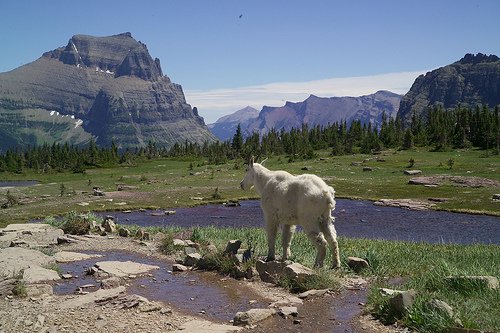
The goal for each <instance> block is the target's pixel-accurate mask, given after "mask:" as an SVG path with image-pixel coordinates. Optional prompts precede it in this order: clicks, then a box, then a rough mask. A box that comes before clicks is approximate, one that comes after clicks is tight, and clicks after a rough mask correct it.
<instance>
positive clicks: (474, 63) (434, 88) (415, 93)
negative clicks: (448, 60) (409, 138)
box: [398, 53, 500, 123]
mask: <svg viewBox="0 0 500 333" xmlns="http://www.w3.org/2000/svg"><path fill="white" fill-rule="evenodd" d="M436 104H440V105H442V106H444V107H445V108H454V107H456V106H457V105H458V104H461V105H468V106H475V105H477V104H488V105H489V106H490V107H494V106H496V105H499V104H500V59H499V58H498V57H497V56H494V55H490V56H487V55H484V54H481V53H478V54H477V55H473V54H466V55H465V56H464V57H463V58H462V59H460V60H459V61H457V62H455V63H453V64H451V65H448V66H444V67H441V68H438V69H435V70H433V71H431V72H428V73H426V74H425V75H420V76H419V77H418V78H417V79H416V80H415V82H414V83H413V85H412V87H411V89H410V91H409V92H408V93H407V94H406V95H405V96H404V97H403V99H402V100H401V105H400V108H399V111H398V112H399V113H398V114H399V116H400V117H401V119H402V120H403V121H404V122H406V123H407V122H409V121H410V119H411V116H412V113H413V112H416V113H417V114H421V113H425V112H426V110H427V108H428V107H430V106H433V105H436Z"/></svg>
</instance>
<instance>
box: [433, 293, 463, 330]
mask: <svg viewBox="0 0 500 333" xmlns="http://www.w3.org/2000/svg"><path fill="white" fill-rule="evenodd" d="M425 305H426V306H427V308H429V309H431V310H433V311H434V312H440V313H442V314H444V315H445V316H446V317H448V318H450V319H453V320H454V323H455V325H457V326H462V321H461V320H460V319H459V318H456V316H455V313H454V312H453V308H452V307H451V306H450V305H449V304H448V303H446V302H444V301H441V300H439V299H431V300H430V301H429V302H427V303H426V304H425Z"/></svg>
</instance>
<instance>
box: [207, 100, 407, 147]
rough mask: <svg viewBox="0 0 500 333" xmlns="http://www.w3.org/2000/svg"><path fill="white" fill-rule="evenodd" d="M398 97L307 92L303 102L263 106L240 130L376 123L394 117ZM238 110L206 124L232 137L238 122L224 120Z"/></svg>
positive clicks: (221, 135)
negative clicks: (356, 122)
mask: <svg viewBox="0 0 500 333" xmlns="http://www.w3.org/2000/svg"><path fill="white" fill-rule="evenodd" d="M401 97H402V96H401V95H398V94H395V93H392V92H390V91H385V90H379V91H377V92H375V93H373V94H369V95H363V96H359V97H351V96H343V97H318V96H316V95H313V94H311V95H309V97H307V98H306V99H305V100H304V101H300V102H290V101H286V102H285V104H284V105H283V106H278V107H274V106H267V105H266V106H263V107H262V109H261V111H260V112H259V113H258V116H257V117H255V118H249V119H246V120H245V121H240V123H241V129H242V133H243V135H244V136H249V135H251V134H252V133H254V132H257V133H259V134H260V135H263V134H265V133H267V132H268V131H269V130H270V129H271V128H275V129H278V130H279V129H281V128H284V129H285V130H290V129H291V128H292V127H295V128H299V127H301V126H302V124H303V123H306V124H308V125H310V126H315V125H328V123H334V122H340V121H344V120H345V121H347V122H348V123H350V122H351V121H353V120H358V119H359V120H361V121H362V122H364V123H367V122H370V123H372V125H375V126H379V125H380V124H381V121H382V114H383V113H384V112H385V113H386V116H387V117H396V113H397V109H398V107H399V101H400V99H401ZM243 110H244V109H243ZM240 111H241V110H238V111H237V112H235V113H233V114H230V115H227V116H224V117H221V118H219V119H218V120H217V122H216V123H214V124H211V125H210V128H211V130H212V132H213V133H214V134H215V135H216V136H217V137H218V138H219V139H221V140H227V139H230V138H232V136H233V135H234V133H235V130H236V127H237V125H238V123H237V121H236V120H234V121H231V122H228V121H226V119H230V116H233V115H235V114H237V113H238V112H240ZM235 119H237V117H235ZM214 128H216V130H214Z"/></svg>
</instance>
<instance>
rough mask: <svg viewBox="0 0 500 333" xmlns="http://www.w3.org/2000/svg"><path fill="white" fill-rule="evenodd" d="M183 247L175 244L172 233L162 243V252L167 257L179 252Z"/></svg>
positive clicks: (166, 235)
mask: <svg viewBox="0 0 500 333" xmlns="http://www.w3.org/2000/svg"><path fill="white" fill-rule="evenodd" d="M182 248H183V246H182V245H175V244H174V236H173V235H172V234H171V233H167V234H165V237H164V238H163V240H162V241H161V245H160V250H161V252H163V253H164V254H166V255H170V254H174V253H176V252H177V251H180V250H182Z"/></svg>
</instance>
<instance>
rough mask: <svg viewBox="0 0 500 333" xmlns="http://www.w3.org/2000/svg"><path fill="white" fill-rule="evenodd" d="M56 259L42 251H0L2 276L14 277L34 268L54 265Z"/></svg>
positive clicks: (13, 249) (19, 249)
mask: <svg viewBox="0 0 500 333" xmlns="http://www.w3.org/2000/svg"><path fill="white" fill-rule="evenodd" d="M54 263H55V259H54V258H53V257H51V256H48V255H46V254H43V253H42V252H40V251H36V250H31V249H25V248H17V247H16V248H14V247H8V248H5V249H0V276H6V277H13V276H15V275H17V274H19V273H20V272H21V271H22V270H25V269H27V268H28V267H32V266H38V267H41V266H47V265H50V264H54Z"/></svg>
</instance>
